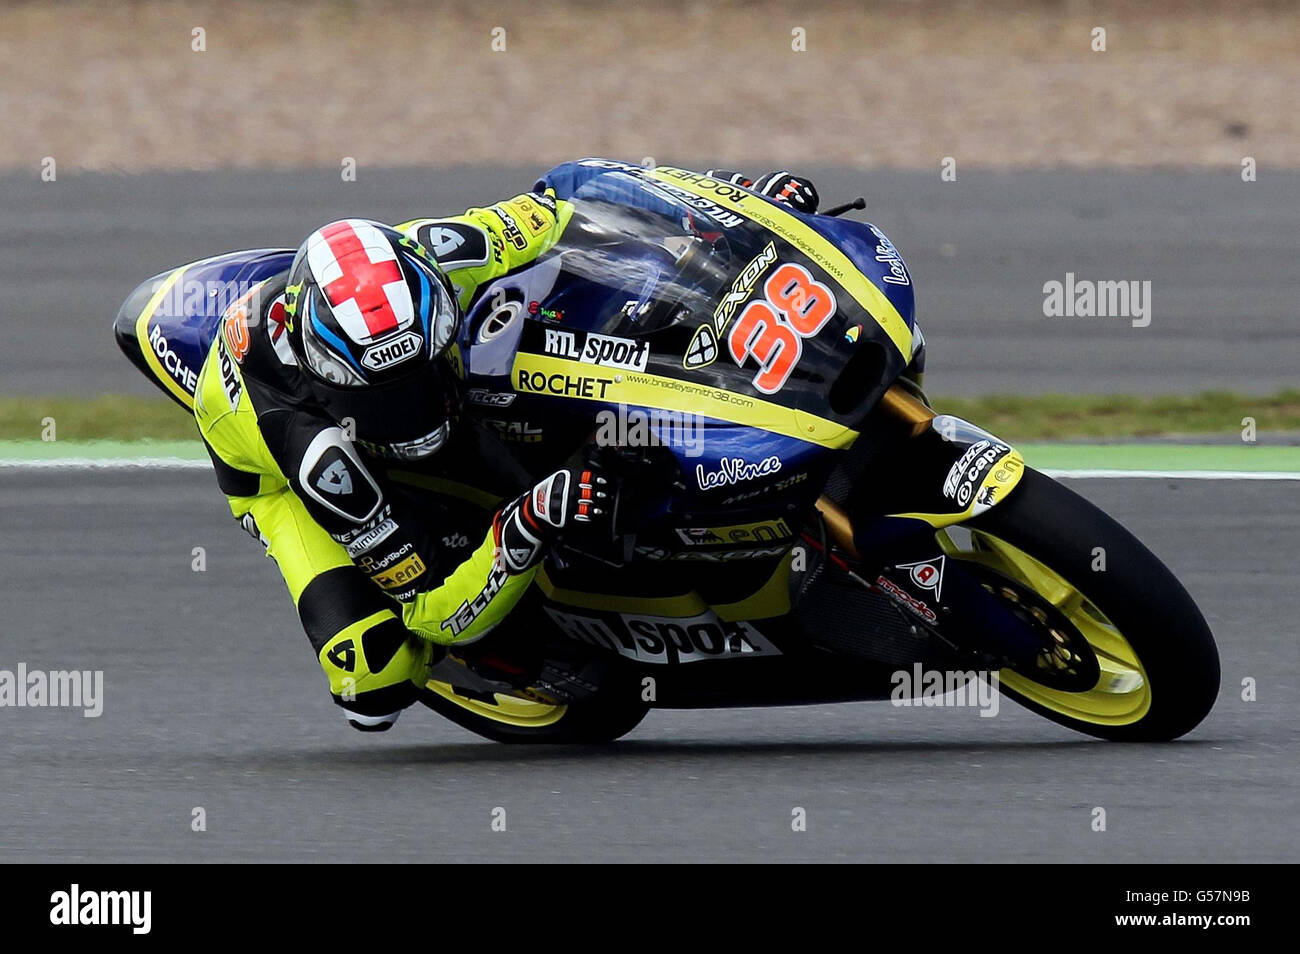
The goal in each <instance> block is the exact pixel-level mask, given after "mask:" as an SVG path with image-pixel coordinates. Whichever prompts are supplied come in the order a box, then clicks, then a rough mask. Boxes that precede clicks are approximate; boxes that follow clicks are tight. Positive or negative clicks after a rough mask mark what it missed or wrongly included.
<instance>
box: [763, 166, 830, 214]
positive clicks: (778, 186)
mask: <svg viewBox="0 0 1300 954" xmlns="http://www.w3.org/2000/svg"><path fill="white" fill-rule="evenodd" d="M750 188H752V189H753V190H754V191H755V192H757V193H759V194H760V195H765V196H768V197H770V198H773V199H776V200H777V201H778V202H787V203H789V204H790V205H792V206H794V207H795V208H796V209H798V210H799V211H800V212H807V213H808V214H809V215H811V214H812V213H814V212H816V211H817V204H818V203H819V202H820V201H821V197H820V196H818V195H817V190H816V189H815V188H814V187H813V184H812V183H811V182H810V181H808V179H806V178H805V177H803V176H797V175H795V174H794V173H792V172H787V171H785V170H784V169H782V170H781V171H779V172H769V173H768V174H767V175H765V176H761V177H759V179H758V180H756V181H755V182H754V184H753V185H752V186H751V187H750Z"/></svg>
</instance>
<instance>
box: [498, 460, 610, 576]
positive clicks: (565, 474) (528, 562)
mask: <svg viewBox="0 0 1300 954" xmlns="http://www.w3.org/2000/svg"><path fill="white" fill-rule="evenodd" d="M613 491H614V488H613V485H612V483H611V481H610V478H608V477H607V476H606V475H605V474H604V473H602V472H601V470H600V469H599V468H597V467H595V466H594V465H592V464H588V463H581V464H575V465H573V466H571V467H567V468H565V469H563V470H557V471H556V472H555V473H553V474H551V476H549V477H547V478H546V479H545V480H543V481H541V482H540V483H538V484H537V485H536V486H535V487H533V489H532V490H530V491H528V493H526V494H524V495H523V496H522V497H519V498H518V499H516V500H514V501H512V502H511V503H509V504H507V505H506V506H504V507H502V508H501V510H500V512H499V513H498V514H497V516H496V519H495V520H494V521H493V522H492V532H493V536H494V538H495V540H496V545H497V554H498V558H499V559H500V560H501V563H502V565H503V566H504V567H505V569H506V572H508V573H522V572H524V571H525V570H528V569H531V568H532V567H534V566H536V565H537V564H538V563H540V562H541V559H542V557H543V556H545V554H546V550H547V547H548V546H549V545H550V544H551V543H553V542H554V541H555V539H556V537H557V536H558V535H559V534H561V533H564V535H565V536H566V537H568V536H579V537H587V536H591V537H593V538H596V539H600V538H602V537H608V536H611V535H612V530H611V527H612V526H613V515H614V499H615V495H614V492H613Z"/></svg>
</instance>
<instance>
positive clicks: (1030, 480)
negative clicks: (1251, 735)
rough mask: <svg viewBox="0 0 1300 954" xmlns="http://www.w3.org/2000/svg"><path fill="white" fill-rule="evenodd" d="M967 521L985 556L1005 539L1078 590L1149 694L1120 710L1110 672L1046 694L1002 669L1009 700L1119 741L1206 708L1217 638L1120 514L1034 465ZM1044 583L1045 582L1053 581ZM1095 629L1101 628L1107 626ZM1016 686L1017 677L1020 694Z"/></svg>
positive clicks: (1180, 728)
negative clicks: (1108, 685)
mask: <svg viewBox="0 0 1300 954" xmlns="http://www.w3.org/2000/svg"><path fill="white" fill-rule="evenodd" d="M966 526H967V528H968V529H969V530H971V531H974V534H973V536H972V540H978V539H979V538H980V536H981V535H987V537H988V538H991V539H989V540H987V541H986V544H985V545H986V547H989V548H992V549H989V550H986V553H987V552H996V551H997V542H998V541H1002V542H1003V543H1005V544H1010V545H1011V547H1012V548H1014V549H1015V550H1019V551H1021V553H1022V554H1027V555H1028V556H1030V557H1032V558H1033V559H1034V560H1035V561H1038V563H1039V564H1041V566H1042V567H1044V568H1046V569H1047V570H1049V571H1051V573H1052V574H1055V576H1056V578H1057V579H1058V580H1060V581H1062V582H1063V583H1064V584H1067V585H1068V586H1069V587H1073V588H1074V590H1075V595H1076V596H1078V597H1080V598H1082V602H1083V604H1084V605H1085V606H1088V607H1091V608H1093V609H1096V610H1099V611H1100V613H1101V614H1104V617H1105V619H1106V620H1108V621H1109V623H1110V624H1111V625H1112V626H1113V628H1114V629H1115V630H1118V635H1119V636H1122V637H1123V641H1126V642H1127V645H1128V646H1129V647H1131V649H1132V652H1133V653H1134V654H1135V658H1136V660H1137V661H1138V663H1139V665H1138V667H1137V669H1138V670H1139V671H1140V673H1141V675H1142V676H1143V677H1144V678H1145V680H1146V688H1147V696H1148V698H1147V699H1145V700H1140V702H1141V704H1138V705H1135V706H1134V707H1133V708H1132V710H1131V711H1129V712H1123V711H1121V710H1122V707H1116V706H1113V705H1111V703H1112V702H1113V701H1114V699H1108V698H1107V696H1106V695H1105V693H1104V692H1103V691H1102V689H1101V686H1102V683H1103V682H1104V681H1105V680H1106V674H1105V673H1103V674H1102V677H1101V678H1099V680H1098V685H1097V687H1096V688H1094V690H1090V691H1089V692H1088V693H1083V694H1077V695H1076V694H1071V693H1055V692H1052V691H1040V690H1042V687H1035V685H1034V684H1032V680H1029V679H1028V678H1027V677H1026V674H1025V673H1023V672H1021V673H1008V671H1007V670H1004V671H1003V674H1004V675H1003V678H1002V679H1000V682H1001V688H1002V691H1003V692H1004V693H1005V694H1006V695H1007V696H1009V697H1010V698H1012V699H1014V700H1015V701H1017V702H1019V703H1020V704H1021V705H1023V706H1025V707H1026V708H1028V709H1030V710H1031V711H1033V712H1037V713H1038V714H1039V715H1041V716H1044V717H1045V718H1048V719H1051V720H1052V721H1053V722H1057V723H1059V724H1061V725H1064V726H1068V727H1069V728H1071V729H1076V730H1078V731H1080V732H1085V733H1087V734H1089V735H1093V736H1097V737H1098V738H1103V739H1110V740H1113V741H1121V742H1164V741H1168V740H1170V739H1176V738H1178V737H1179V736H1181V735H1183V734H1185V733H1187V732H1190V731H1191V730H1192V729H1194V728H1195V727H1196V726H1197V725H1198V724H1200V722H1201V720H1202V719H1204V718H1205V716H1206V715H1207V714H1208V713H1209V711H1210V709H1211V708H1212V707H1213V706H1214V702H1215V699H1216V698H1217V697H1218V692H1219V677H1220V673H1219V653H1218V649H1217V648H1216V646H1215V644H1214V637H1213V636H1212V635H1211V633H1210V629H1209V627H1208V626H1207V625H1206V622H1205V619H1204V617H1203V616H1202V615H1201V611H1200V610H1199V609H1198V608H1197V606H1196V603H1195V602H1194V601H1193V600H1192V598H1191V596H1189V595H1188V593H1187V591H1186V590H1185V589H1184V588H1183V586H1182V584H1181V583H1179V582H1178V580H1177V579H1176V578H1175V577H1174V575H1173V574H1172V573H1171V572H1170V571H1169V569H1168V568H1167V567H1166V566H1165V565H1164V564H1163V563H1161V562H1160V560H1159V558H1157V557H1156V556H1155V554H1153V553H1152V552H1151V551H1150V550H1148V549H1147V548H1146V547H1145V546H1143V545H1142V543H1141V542H1139V541H1138V539H1137V538H1136V537H1134V536H1133V535H1132V534H1131V533H1129V532H1128V531H1127V530H1125V529H1124V528H1123V527H1122V526H1120V525H1119V524H1118V523H1116V522H1115V521H1114V520H1113V519H1111V518H1110V517H1109V516H1107V515H1106V514H1105V513H1103V512H1102V511H1101V510H1099V509H1097V508H1096V507H1095V506H1093V505H1092V504H1091V503H1089V502H1088V501H1087V500H1085V499H1083V498H1082V497H1080V496H1079V495H1078V494H1076V493H1074V492H1073V491H1071V490H1069V489H1067V488H1065V487H1063V486H1061V485H1060V484H1058V483H1057V482H1056V481H1054V480H1052V479H1051V478H1049V477H1046V476H1044V475H1043V474H1040V473H1038V472H1037V471H1034V470H1031V469H1027V470H1026V472H1025V475H1024V477H1023V479H1022V480H1021V482H1020V484H1019V486H1018V487H1017V488H1016V490H1015V492H1014V493H1012V494H1011V495H1010V496H1008V497H1007V499H1006V500H1005V501H1003V502H1002V503H1000V504H999V505H998V506H996V507H994V508H992V509H991V510H989V511H986V512H985V513H984V514H982V515H981V516H979V517H977V518H976V519H975V520H972V521H971V522H970V523H969V524H967V525H966ZM1097 547H1101V548H1103V551H1104V555H1105V570H1104V571H1103V572H1099V571H1094V569H1093V563H1094V560H1095V559H1096V556H1095V555H1094V548H1097ZM1004 552H1005V553H1007V554H1010V555H1011V558H1012V561H1013V562H1014V561H1015V560H1016V559H1018V558H1016V557H1015V555H1014V552H1013V551H1012V550H1006V551H1004ZM953 556H956V557H957V558H959V559H960V558H961V555H960V554H956V553H955V554H953ZM1021 565H1022V566H1025V567H1028V568H1029V571H1028V576H1029V577H1031V578H1032V577H1033V576H1034V574H1035V573H1036V572H1037V570H1036V569H1035V568H1033V565H1032V564H1031V563H1029V562H1028V561H1025V562H1023V563H1022V564H1021ZM1041 579H1042V581H1044V582H1045V583H1046V582H1048V581H1050V579H1051V577H1050V576H1043V577H1041ZM1044 588H1047V587H1046V586H1045V587H1044ZM1035 590H1036V592H1041V590H1039V589H1038V588H1037V587H1036V588H1035ZM1090 625H1091V624H1090ZM1096 631H1097V632H1099V633H1103V634H1104V631H1103V628H1101V627H1097V628H1096ZM1084 635H1085V636H1086V635H1087V633H1086V632H1085V633H1084ZM1089 642H1090V643H1092V642H1093V641H1092V640H1091V639H1090V640H1089ZM1116 645H1118V644H1116ZM1098 658H1099V659H1102V658H1103V657H1102V656H1101V655H1099V656H1098ZM1009 682H1010V683H1018V684H1019V685H1020V687H1021V690H1022V691H1018V690H1017V688H1016V687H1015V685H1008V683H1009ZM1090 697H1091V698H1090ZM1115 698H1117V697H1115ZM1094 700H1095V707H1094V709H1093V711H1091V712H1090V711H1089V705H1090V704H1091V703H1092V702H1093V701H1094ZM1108 706H1110V708H1108Z"/></svg>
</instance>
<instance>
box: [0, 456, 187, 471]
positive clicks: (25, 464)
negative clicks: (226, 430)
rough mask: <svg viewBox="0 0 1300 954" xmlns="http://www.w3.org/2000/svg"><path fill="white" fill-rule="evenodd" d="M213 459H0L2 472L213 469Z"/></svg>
mask: <svg viewBox="0 0 1300 954" xmlns="http://www.w3.org/2000/svg"><path fill="white" fill-rule="evenodd" d="M211 469H212V462H211V461H209V460H187V459H185V458H184V457H51V458H49V459H47V460H22V459H9V458H0V470H211Z"/></svg>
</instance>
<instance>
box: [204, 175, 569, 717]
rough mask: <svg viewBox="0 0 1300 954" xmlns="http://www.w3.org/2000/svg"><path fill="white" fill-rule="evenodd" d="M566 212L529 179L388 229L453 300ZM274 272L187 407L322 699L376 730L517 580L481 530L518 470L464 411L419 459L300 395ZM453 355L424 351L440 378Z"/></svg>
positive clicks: (519, 486) (523, 484)
mask: <svg viewBox="0 0 1300 954" xmlns="http://www.w3.org/2000/svg"><path fill="white" fill-rule="evenodd" d="M566 219H567V215H566V210H565V208H564V207H563V204H562V203H561V206H560V208H558V209H557V205H556V202H555V200H554V198H553V196H552V195H546V194H541V195H539V194H535V193H527V194H524V195H520V196H517V197H515V198H513V199H509V200H506V201H503V202H500V203H498V204H496V205H493V206H491V207H490V208H483V209H470V210H469V211H467V212H465V213H464V214H463V215H457V216H453V217H450V218H437V219H415V220H413V221H410V222H405V223H403V224H401V225H398V226H396V228H397V229H398V230H399V231H401V232H403V233H404V234H406V235H407V236H408V237H410V238H412V239H414V240H416V241H418V242H420V243H421V244H422V245H423V246H424V247H425V248H426V249H427V250H428V251H429V252H430V253H431V254H432V255H433V257H435V258H436V259H437V260H438V261H439V264H440V265H441V267H442V269H443V271H444V273H445V274H446V275H447V277H448V279H449V280H450V282H451V284H452V285H453V287H454V289H455V293H456V295H457V297H458V299H459V305H460V306H461V307H462V308H465V307H467V306H468V305H469V304H470V302H471V301H472V300H473V298H474V296H475V295H476V293H477V292H478V290H479V289H480V288H481V287H482V286H483V285H484V283H486V282H488V281H491V280H493V279H495V278H497V277H499V276H501V275H503V274H506V273H507V272H510V271H512V270H514V269H516V268H519V267H521V266H523V265H526V264H528V263H530V262H531V261H533V260H534V259H535V258H536V257H537V256H538V255H540V254H541V253H542V252H544V251H546V250H547V249H548V248H549V247H550V246H551V245H552V244H554V242H555V240H556V238H557V237H558V235H559V232H560V231H561V230H562V229H563V226H564V224H565V221H566ZM284 283H285V277H284V276H281V277H278V278H273V279H270V280H268V281H267V282H265V283H264V284H263V285H262V286H261V287H259V288H258V289H256V293H255V294H254V295H253V296H252V298H251V300H250V304H249V308H247V309H245V314H244V317H241V316H240V314H239V313H238V311H237V310H236V309H232V310H231V311H230V312H228V314H227V318H226V319H225V321H224V322H223V327H222V329H221V332H220V333H219V334H218V335H217V339H216V341H214V343H213V345H212V349H211V351H210V352H209V354H208V357H207V359H206V361H205V363H204V365H203V368H202V370H201V372H200V374H199V380H198V387H197V391H196V395H195V398H196V399H195V417H196V418H197V420H198V425H199V430H200V432H201V433H202V436H203V440H204V441H205V443H206V444H207V447H208V451H209V453H210V455H211V457H212V460H213V464H214V466H215V468H216V473H217V480H218V483H219V485H220V487H221V489H222V491H224V492H225V494H226V495H227V497H228V498H229V501H230V508H231V511H232V513H233V514H234V516H235V518H236V519H238V520H240V521H241V522H242V523H243V525H244V526H245V528H246V529H248V530H249V532H251V533H252V534H253V535H254V536H257V537H259V538H260V539H261V540H262V541H263V543H264V544H265V545H266V549H267V554H268V555H269V556H270V557H272V558H273V559H274V560H275V561H276V564H277V565H278V567H279V569H280V573H281V574H282V575H283V577H284V580H285V583H286V584H287V585H288V588H289V593H290V595H291V596H292V597H293V600H294V603H295V605H296V607H297V610H298V615H299V618H300V619H301V621H302V625H303V628H304V629H305V630H306V632H307V636H308V638H309V639H310V641H311V645H312V648H313V649H314V650H315V651H316V655H317V658H318V659H319V661H320V664H321V667H322V668H323V669H324V670H325V673H326V675H327V676H328V677H329V683H330V691H331V693H332V694H333V696H334V699H335V701H336V702H338V703H339V704H340V705H341V706H343V707H344V708H345V709H346V710H347V713H348V718H349V721H351V722H352V723H353V724H354V725H356V726H357V727H358V728H387V727H388V726H389V725H391V724H392V722H393V721H394V719H395V718H396V713H397V712H399V711H400V710H401V709H402V708H404V707H405V706H407V705H409V704H410V703H411V702H412V701H414V699H415V697H416V691H417V689H418V688H419V687H421V686H423V684H424V682H425V679H426V672H427V667H428V664H429V662H430V659H431V656H432V653H433V651H434V644H449V643H453V642H462V641H468V640H472V639H476V638H478V637H480V636H482V635H484V634H485V633H487V632H488V631H489V630H491V629H492V628H493V627H495V626H496V625H497V624H499V623H500V622H501V621H502V620H503V619H504V618H505V617H506V615H507V614H508V613H509V612H510V610H511V609H512V608H513V607H514V605H515V604H516V602H517V601H518V600H519V598H520V596H521V595H522V594H523V592H524V591H525V590H526V588H527V587H528V585H529V583H530V581H531V579H532V577H533V574H534V573H535V572H536V569H535V566H532V567H529V568H528V569H523V570H520V571H518V572H511V571H510V569H509V568H508V566H507V564H506V562H505V561H501V560H498V559H496V558H495V550H496V543H495V540H494V535H493V531H492V528H491V522H492V515H493V513H494V512H495V511H496V510H497V508H498V506H499V504H500V503H501V502H502V501H503V500H509V499H511V498H513V497H515V496H517V495H518V494H520V493H521V492H522V491H524V490H526V489H527V487H528V481H527V475H526V474H523V473H522V472H521V471H520V469H519V468H518V466H517V465H515V464H513V463H512V462H511V460H510V459H509V458H508V457H506V456H505V455H504V454H501V453H500V452H499V451H498V450H497V449H496V442H495V441H494V440H492V439H491V437H490V436H489V435H487V434H485V433H483V432H482V431H480V430H479V429H478V427H477V426H476V425H473V424H472V423H470V422H469V421H464V422H461V423H460V425H459V426H458V425H456V424H453V426H452V430H451V435H450V436H449V438H448V442H447V444H446V445H445V446H444V447H443V448H442V449H441V450H440V451H439V452H438V453H437V454H435V455H433V457H432V458H430V459H429V460H428V461H421V462H419V463H412V462H405V461H396V460H388V459H385V458H382V457H379V456H376V455H373V454H371V453H370V452H369V451H368V450H367V448H366V447H364V446H362V445H359V444H357V443H354V442H353V441H352V440H351V439H350V435H349V434H348V433H347V431H346V430H345V428H344V427H341V426H340V422H335V421H333V420H331V419H329V418H328V417H326V416H325V415H324V413H323V412H322V411H321V409H320V408H319V407H318V406H316V405H315V404H314V402H313V400H312V398H311V396H310V390H309V389H308V387H307V385H306V382H305V381H304V379H303V377H302V374H303V372H302V371H301V370H300V369H299V367H298V366H297V364H296V361H295V360H294V358H293V355H292V352H291V351H290V350H289V349H288V348H287V346H286V343H285V342H284V341H283V340H282V338H283V336H284V321H285V320H286V314H285V311H284V308H283V286H284ZM288 320H293V319H292V318H289V319H288ZM455 354H456V352H455V351H454V349H453V351H452V353H451V354H450V355H449V356H448V357H447V358H445V359H440V360H446V361H447V364H448V377H449V379H451V378H454V377H455V368H456V365H455ZM448 397H449V399H450V395H449V396H448ZM393 413H394V414H400V413H401V408H394V409H393Z"/></svg>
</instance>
